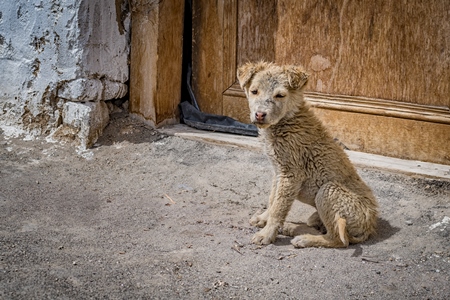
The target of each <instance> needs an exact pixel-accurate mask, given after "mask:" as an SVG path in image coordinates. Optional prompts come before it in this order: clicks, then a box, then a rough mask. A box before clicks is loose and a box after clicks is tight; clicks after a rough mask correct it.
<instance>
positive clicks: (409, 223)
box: [405, 220, 413, 226]
mask: <svg viewBox="0 0 450 300" xmlns="http://www.w3.org/2000/svg"><path fill="white" fill-rule="evenodd" d="M405 223H406V225H408V226H411V225H412V224H413V221H411V220H406V221H405Z"/></svg>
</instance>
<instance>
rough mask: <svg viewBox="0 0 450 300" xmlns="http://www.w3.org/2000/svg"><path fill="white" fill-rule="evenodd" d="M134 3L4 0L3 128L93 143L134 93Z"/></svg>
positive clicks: (0, 37)
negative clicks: (117, 105) (115, 105)
mask: <svg viewBox="0 0 450 300" xmlns="http://www.w3.org/2000/svg"><path fill="white" fill-rule="evenodd" d="M129 48H130V12H129V6H128V1H127V0H116V1H115V2H114V1H108V0H96V1H90V0H65V1H62V0H47V1H26V0H18V1H1V2H0V128H1V129H2V131H3V134H4V135H15V136H18V135H25V136H28V137H34V136H38V135H41V134H44V135H54V136H61V135H64V134H65V133H69V132H70V133H71V134H72V135H73V136H74V137H75V138H76V139H78V141H79V143H80V144H81V146H83V147H89V146H91V145H92V143H94V142H95V140H96V138H97V137H98V135H99V134H101V131H102V130H103V128H104V126H106V124H107V122H108V118H109V114H108V112H107V106H106V105H105V103H104V101H106V100H111V99H116V98H122V97H124V96H125V95H126V94H127V90H128V88H127V83H128V79H129V50H130V49H129Z"/></svg>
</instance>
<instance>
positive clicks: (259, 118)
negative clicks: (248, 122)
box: [255, 112, 267, 122]
mask: <svg viewBox="0 0 450 300" xmlns="http://www.w3.org/2000/svg"><path fill="white" fill-rule="evenodd" d="M266 116H267V114H266V113H264V112H256V113H255V118H256V121H260V122H261V121H264V118H265V117H266Z"/></svg>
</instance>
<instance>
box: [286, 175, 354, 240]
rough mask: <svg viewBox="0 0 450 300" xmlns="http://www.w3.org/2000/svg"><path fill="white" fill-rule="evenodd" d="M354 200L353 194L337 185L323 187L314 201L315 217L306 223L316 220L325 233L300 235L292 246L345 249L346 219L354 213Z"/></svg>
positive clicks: (346, 236)
mask: <svg viewBox="0 0 450 300" xmlns="http://www.w3.org/2000/svg"><path fill="white" fill-rule="evenodd" d="M356 198H357V196H356V195H355V194H353V193H352V192H350V191H347V190H345V189H344V188H342V187H341V186H339V185H338V184H334V183H327V184H325V185H323V186H322V187H321V188H320V189H319V191H318V193H317V195H316V199H315V202H316V208H317V216H315V215H313V216H312V220H308V223H311V224H314V223H315V222H317V218H318V219H319V220H321V221H322V222H323V225H324V226H325V228H326V232H327V233H326V234H324V235H319V236H314V235H310V234H305V235H300V236H297V237H295V238H294V239H293V240H292V241H291V242H292V244H293V245H294V246H295V247H299V248H304V247H329V248H338V247H347V246H348V244H349V238H348V235H347V228H346V227H347V220H346V217H347V216H349V215H351V214H352V213H354V205H353V204H354V203H355V202H357V199H356ZM310 219H311V218H310ZM310 221H311V222H310ZM308 225H309V224H308ZM314 225H315V224H314Z"/></svg>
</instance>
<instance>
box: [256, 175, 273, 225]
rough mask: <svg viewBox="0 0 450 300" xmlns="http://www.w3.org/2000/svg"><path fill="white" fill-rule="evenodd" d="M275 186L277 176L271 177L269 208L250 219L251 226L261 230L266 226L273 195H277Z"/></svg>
mask: <svg viewBox="0 0 450 300" xmlns="http://www.w3.org/2000/svg"><path fill="white" fill-rule="evenodd" d="M277 186H278V179H277V175H276V174H274V175H273V179H272V190H271V191H270V197H269V206H268V207H267V209H266V210H265V211H264V212H263V213H262V214H260V215H258V214H257V213H256V214H255V215H254V216H253V217H252V218H251V219H250V224H251V225H253V226H257V227H260V228H263V227H264V226H266V223H267V220H268V219H269V209H270V207H271V206H272V203H273V200H274V199H275V195H276V193H277Z"/></svg>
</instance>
